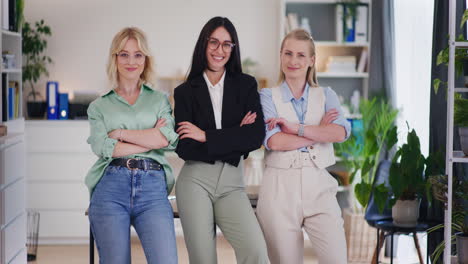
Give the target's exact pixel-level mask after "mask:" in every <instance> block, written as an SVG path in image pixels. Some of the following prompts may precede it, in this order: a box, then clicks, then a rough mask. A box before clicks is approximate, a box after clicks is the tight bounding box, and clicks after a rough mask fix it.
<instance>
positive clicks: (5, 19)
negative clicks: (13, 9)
mask: <svg viewBox="0 0 468 264" xmlns="http://www.w3.org/2000/svg"><path fill="white" fill-rule="evenodd" d="M9 1H10V0H2V29H4V30H8V28H9V24H10V18H9V16H8V13H9V12H10V10H9V8H8V3H9Z"/></svg>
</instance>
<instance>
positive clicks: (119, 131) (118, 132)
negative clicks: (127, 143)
mask: <svg viewBox="0 0 468 264" xmlns="http://www.w3.org/2000/svg"><path fill="white" fill-rule="evenodd" d="M107 136H108V137H110V138H112V139H116V140H118V141H121V139H122V129H121V128H117V129H114V130H112V131H111V132H109V133H107Z"/></svg>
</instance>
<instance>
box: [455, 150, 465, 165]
mask: <svg viewBox="0 0 468 264" xmlns="http://www.w3.org/2000/svg"><path fill="white" fill-rule="evenodd" d="M452 162H456V163H468V156H465V154H464V153H463V151H454V152H453V158H452Z"/></svg>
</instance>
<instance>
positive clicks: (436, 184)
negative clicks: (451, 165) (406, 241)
mask: <svg viewBox="0 0 468 264" xmlns="http://www.w3.org/2000/svg"><path fill="white" fill-rule="evenodd" d="M429 181H430V183H431V186H432V192H433V194H434V197H435V198H436V199H437V200H439V201H441V202H442V203H443V204H444V205H447V196H446V194H447V190H448V187H447V186H448V180H447V175H436V176H431V177H430V178H429ZM452 184H453V186H452V190H453V195H452V232H453V233H462V234H464V235H468V211H467V209H466V207H465V206H466V205H465V203H466V201H468V182H467V181H466V180H465V181H464V180H456V179H454V181H453V183H452ZM442 228H444V224H440V225H437V226H435V227H433V228H431V229H429V230H428V233H431V232H434V231H436V230H439V229H442ZM455 243H456V235H452V236H451V244H452V245H453V244H455ZM444 247H445V242H444V241H442V242H441V243H440V244H439V245H438V246H437V247H436V249H435V250H434V252H433V253H432V258H433V260H434V263H436V262H437V260H438V259H439V258H440V256H441V255H442V253H443V252H444Z"/></svg>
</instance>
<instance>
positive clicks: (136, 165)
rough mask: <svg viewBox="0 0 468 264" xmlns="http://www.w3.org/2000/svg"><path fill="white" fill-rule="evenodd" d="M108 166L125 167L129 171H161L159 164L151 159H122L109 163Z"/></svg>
mask: <svg viewBox="0 0 468 264" xmlns="http://www.w3.org/2000/svg"><path fill="white" fill-rule="evenodd" d="M109 165H110V166H119V167H126V168H127V169H129V170H162V166H161V164H159V163H158V162H156V161H154V160H152V159H124V158H118V159H114V160H113V161H111V163H110V164H109Z"/></svg>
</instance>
